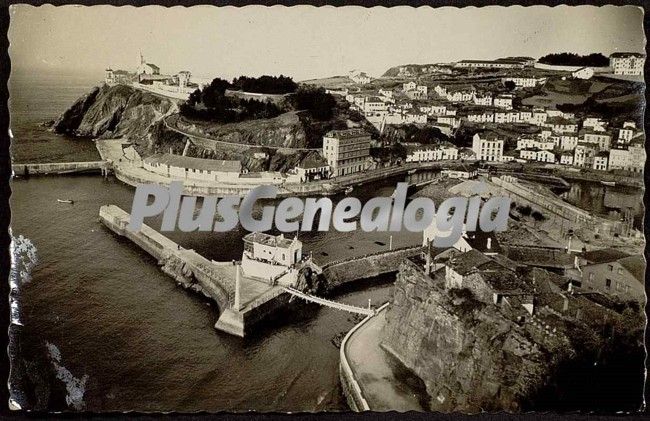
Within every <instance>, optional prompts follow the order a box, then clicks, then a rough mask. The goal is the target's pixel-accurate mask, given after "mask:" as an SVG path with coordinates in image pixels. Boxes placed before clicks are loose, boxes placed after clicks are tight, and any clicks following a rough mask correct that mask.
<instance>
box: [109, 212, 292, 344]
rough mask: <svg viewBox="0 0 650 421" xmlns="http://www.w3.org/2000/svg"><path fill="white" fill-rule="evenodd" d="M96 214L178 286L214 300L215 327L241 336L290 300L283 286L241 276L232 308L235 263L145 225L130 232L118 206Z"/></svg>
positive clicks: (127, 215)
mask: <svg viewBox="0 0 650 421" xmlns="http://www.w3.org/2000/svg"><path fill="white" fill-rule="evenodd" d="M99 216H100V220H101V222H102V223H103V224H104V225H106V226H107V227H108V228H109V229H110V230H111V231H113V232H115V233H116V234H118V235H121V236H124V237H126V238H128V239H129V240H131V241H133V242H134V243H135V244H136V245H138V246H139V247H140V248H142V249H143V250H144V251H146V252H147V253H149V254H150V255H151V256H153V257H154V258H156V259H157V260H158V264H159V265H160V267H161V270H162V271H163V272H164V273H166V274H167V275H169V276H170V277H171V278H172V279H174V280H175V281H176V282H177V283H178V284H179V285H181V286H182V287H184V288H186V289H189V290H192V291H195V292H198V293H201V294H203V295H205V296H206V297H208V298H210V299H212V300H214V301H215V302H216V303H217V305H218V306H219V310H220V315H219V319H218V320H217V322H216V324H215V328H216V329H217V330H221V331H224V332H226V333H229V334H232V335H235V336H240V337H244V336H245V335H246V334H247V333H249V332H250V331H251V328H252V327H253V326H254V325H256V324H257V323H258V322H260V321H262V320H264V319H265V318H266V317H267V316H269V315H270V314H271V313H273V312H275V311H276V310H277V309H279V308H281V307H284V306H285V305H286V304H287V302H288V301H289V298H290V296H289V294H287V293H286V292H285V290H284V289H283V288H282V287H279V286H270V285H268V284H265V283H263V282H259V281H255V280H252V279H248V278H245V277H242V279H241V283H240V285H239V296H240V300H239V307H238V308H235V307H234V304H235V301H236V300H235V294H236V291H235V290H236V288H237V286H236V270H237V268H238V266H236V265H233V263H232V262H214V261H210V260H207V259H206V258H204V257H202V256H201V255H199V254H198V253H196V252H195V251H194V250H186V249H183V248H182V247H180V246H179V245H178V244H176V243H175V242H173V241H172V240H170V239H168V238H167V237H165V236H164V235H162V234H160V233H158V232H157V231H155V230H154V229H152V228H151V227H149V226H147V225H144V224H143V225H142V227H141V229H140V230H138V231H137V232H134V231H130V230H129V229H127V225H128V223H129V219H130V217H129V214H128V213H126V212H124V211H123V210H122V209H120V208H118V207H117V206H114V205H106V206H102V207H101V208H100V211H99Z"/></svg>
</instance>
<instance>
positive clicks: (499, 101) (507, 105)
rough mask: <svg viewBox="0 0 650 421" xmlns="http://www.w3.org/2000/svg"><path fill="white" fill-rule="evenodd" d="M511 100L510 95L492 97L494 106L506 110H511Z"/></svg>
mask: <svg viewBox="0 0 650 421" xmlns="http://www.w3.org/2000/svg"><path fill="white" fill-rule="evenodd" d="M512 98H513V96H512V95H510V94H500V95H497V96H495V97H494V106H495V107H497V108H503V109H506V110H511V109H512Z"/></svg>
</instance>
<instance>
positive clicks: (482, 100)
mask: <svg viewBox="0 0 650 421" xmlns="http://www.w3.org/2000/svg"><path fill="white" fill-rule="evenodd" d="M474 104H476V105H483V106H486V107H489V106H491V105H492V94H491V93H489V92H483V93H474Z"/></svg>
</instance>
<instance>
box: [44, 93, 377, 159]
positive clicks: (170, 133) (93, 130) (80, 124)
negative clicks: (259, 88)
mask: <svg viewBox="0 0 650 421" xmlns="http://www.w3.org/2000/svg"><path fill="white" fill-rule="evenodd" d="M178 109H179V107H178V105H177V103H176V101H174V100H171V99H167V98H164V97H161V96H158V95H154V94H151V93H148V92H143V91H140V90H137V89H134V88H132V87H130V86H124V85H116V86H108V85H103V86H101V87H96V88H93V89H92V90H91V91H90V92H89V93H87V94H86V95H84V96H82V97H81V98H79V99H78V100H77V101H76V102H75V103H74V104H73V105H72V106H71V107H70V108H69V109H68V110H66V111H65V112H64V113H63V114H62V115H61V116H60V117H59V118H58V119H57V120H56V121H55V123H54V125H53V130H54V131H55V132H57V133H62V134H67V135H71V136H78V137H92V138H122V137H123V138H128V139H129V140H131V141H132V142H133V143H134V144H135V145H136V148H137V149H138V151H139V152H140V154H141V155H143V156H148V155H151V154H153V153H156V152H169V150H170V149H171V150H172V151H173V152H174V153H177V154H181V153H183V151H184V150H185V147H186V146H187V147H188V148H187V150H186V153H187V154H188V155H189V156H195V157H201V158H208V159H237V160H240V161H241V162H242V164H243V165H244V167H245V168H247V169H249V170H251V171H264V170H277V171H284V170H286V169H289V168H293V166H295V165H297V164H299V163H300V162H302V160H304V159H306V158H307V157H308V156H309V155H311V153H309V152H308V151H306V150H304V149H307V148H309V149H318V148H320V147H322V138H323V135H324V134H325V133H327V132H328V131H330V130H334V129H343V128H347V127H364V128H365V129H367V130H368V131H369V132H371V133H373V134H374V135H376V130H375V129H374V127H373V126H372V125H371V124H370V123H368V121H366V120H365V119H364V118H363V117H362V116H360V115H359V114H358V113H355V112H352V111H350V110H349V107H348V105H347V103H346V102H345V101H344V100H343V99H342V98H337V99H336V100H335V103H334V107H333V109H332V115H331V118H328V119H324V120H319V119H317V118H314V116H313V115H312V114H311V113H310V112H307V111H305V110H289V111H287V112H284V113H282V114H280V115H278V116H277V117H273V118H257V119H248V120H244V121H240V122H234V123H219V122H214V121H205V120H201V119H192V118H188V117H184V116H181V115H179V114H178ZM190 138H191V140H192V141H191V142H190V144H189V145H188V144H187V141H188V139H190ZM279 148H282V149H279Z"/></svg>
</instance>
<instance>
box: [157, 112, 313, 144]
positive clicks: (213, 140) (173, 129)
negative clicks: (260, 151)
mask: <svg viewBox="0 0 650 421" xmlns="http://www.w3.org/2000/svg"><path fill="white" fill-rule="evenodd" d="M178 115H179V114H172V115H169V116H167V117H164V118H163V123H164V124H165V127H166V128H168V129H169V130H172V131H175V132H176V133H180V134H182V135H183V136H187V137H189V138H196V139H201V140H207V141H208V142H214V143H218V144H221V145H228V146H239V147H242V146H248V147H249V148H267V149H273V150H278V149H283V150H292V151H320V150H321V149H322V148H290V147H286V146H266V145H251V144H248V143H235V142H226V141H223V140H216V139H213V138H211V137H206V136H200V135H197V134H195V133H190V132H188V131H185V130H181V129H179V128H178V127H177V126H176V125H175V124H169V122H168V121H167V118H168V117H171V116H178Z"/></svg>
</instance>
